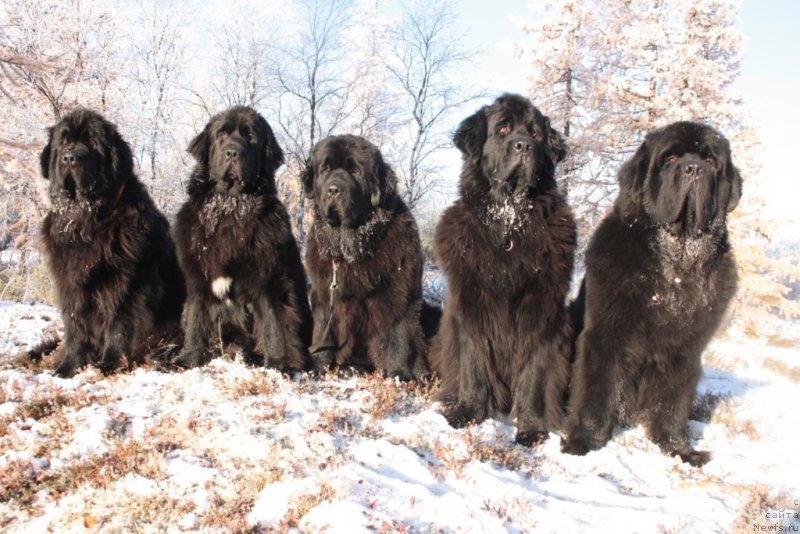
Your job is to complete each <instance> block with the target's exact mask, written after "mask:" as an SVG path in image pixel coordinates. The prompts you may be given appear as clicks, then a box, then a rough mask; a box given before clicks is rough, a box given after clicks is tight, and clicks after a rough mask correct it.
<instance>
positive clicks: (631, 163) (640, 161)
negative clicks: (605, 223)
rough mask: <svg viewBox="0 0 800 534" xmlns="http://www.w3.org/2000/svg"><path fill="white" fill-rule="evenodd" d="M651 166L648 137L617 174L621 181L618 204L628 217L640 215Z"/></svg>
mask: <svg viewBox="0 0 800 534" xmlns="http://www.w3.org/2000/svg"><path fill="white" fill-rule="evenodd" d="M649 166H650V149H649V147H648V145H647V139H645V141H644V142H643V143H642V144H641V146H640V147H639V148H638V150H636V153H635V154H634V155H633V157H631V158H630V159H629V160H628V161H626V162H625V163H624V164H623V165H622V168H621V169H620V170H619V173H618V174H617V179H618V181H619V196H618V200H617V204H618V206H619V208H620V209H621V211H622V214H623V216H624V217H626V218H630V219H634V218H636V217H638V216H639V213H640V207H641V201H642V189H643V188H644V181H645V178H646V177H647V173H648V168H649Z"/></svg>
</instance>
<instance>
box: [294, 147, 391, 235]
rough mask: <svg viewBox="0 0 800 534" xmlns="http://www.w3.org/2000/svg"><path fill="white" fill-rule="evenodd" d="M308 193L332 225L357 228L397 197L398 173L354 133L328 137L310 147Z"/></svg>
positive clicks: (305, 175)
mask: <svg viewBox="0 0 800 534" xmlns="http://www.w3.org/2000/svg"><path fill="white" fill-rule="evenodd" d="M302 180H303V187H304V188H305V193H306V196H307V197H308V198H310V199H314V202H316V205H317V208H318V210H319V212H318V213H319V215H320V216H321V217H323V218H324V219H325V221H326V222H327V224H328V226H330V227H332V228H338V227H340V226H341V227H345V228H356V227H357V226H359V225H361V224H363V223H364V222H366V221H367V220H368V219H369V217H370V215H371V214H372V213H373V211H374V210H375V209H377V208H379V207H382V208H387V207H389V204H390V203H391V202H392V201H393V200H394V198H395V193H396V190H397V177H396V176H395V174H394V172H393V171H392V169H391V168H390V167H389V166H388V165H387V164H386V163H385V162H384V161H383V156H382V155H381V152H380V150H378V148H377V147H376V146H375V145H373V144H372V143H370V142H369V141H367V140H366V139H364V138H363V137H358V136H355V135H337V136H330V137H326V138H325V139H323V140H322V141H320V142H319V143H317V144H316V146H314V148H313V149H312V150H311V156H310V157H309V158H308V161H307V162H306V167H305V170H304V171H303V176H302Z"/></svg>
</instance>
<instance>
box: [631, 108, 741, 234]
mask: <svg viewBox="0 0 800 534" xmlns="http://www.w3.org/2000/svg"><path fill="white" fill-rule="evenodd" d="M619 183H620V195H619V199H618V205H619V206H620V207H621V209H622V211H623V214H624V215H625V216H627V217H633V218H635V217H638V216H641V215H642V214H645V215H646V216H648V217H649V218H650V219H652V220H653V221H654V222H655V223H657V224H660V225H663V226H665V227H666V228H667V229H668V230H669V231H670V232H671V233H673V234H676V235H679V234H688V235H701V234H703V233H706V232H708V231H710V229H711V228H713V227H715V224H716V223H724V221H725V216H726V214H727V213H728V212H730V211H732V210H733V209H734V208H735V207H736V205H737V204H738V203H739V197H740V196H741V192H742V178H741V176H740V175H739V171H738V170H737V169H736V167H735V166H734V165H733V161H732V160H731V149H730V144H729V143H728V140H727V139H725V137H723V136H722V134H720V133H719V132H718V131H717V130H715V129H714V128H712V127H710V126H707V125H705V124H701V123H697V122H676V123H673V124H670V125H669V126H665V127H663V128H659V129H657V130H653V131H652V132H650V133H648V134H647V136H646V137H645V140H644V143H642V145H641V146H640V147H639V149H638V150H637V151H636V154H635V155H634V156H633V157H632V158H631V159H630V160H628V161H627V162H626V163H625V164H624V165H623V166H622V169H620V172H619Z"/></svg>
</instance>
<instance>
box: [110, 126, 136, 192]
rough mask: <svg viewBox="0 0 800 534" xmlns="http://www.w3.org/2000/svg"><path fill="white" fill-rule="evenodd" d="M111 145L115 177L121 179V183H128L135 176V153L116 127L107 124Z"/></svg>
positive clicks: (112, 166)
mask: <svg viewBox="0 0 800 534" xmlns="http://www.w3.org/2000/svg"><path fill="white" fill-rule="evenodd" d="M105 134H106V135H107V136H108V139H109V141H110V144H111V147H110V148H111V150H110V152H111V153H110V156H111V168H112V170H113V171H114V176H116V177H119V178H120V181H122V182H124V181H126V180H127V179H128V178H129V177H130V176H131V175H133V153H132V152H131V147H130V145H128V143H127V141H125V139H123V138H122V135H120V133H119V131H118V130H117V128H116V126H114V125H113V124H110V123H106V132H105Z"/></svg>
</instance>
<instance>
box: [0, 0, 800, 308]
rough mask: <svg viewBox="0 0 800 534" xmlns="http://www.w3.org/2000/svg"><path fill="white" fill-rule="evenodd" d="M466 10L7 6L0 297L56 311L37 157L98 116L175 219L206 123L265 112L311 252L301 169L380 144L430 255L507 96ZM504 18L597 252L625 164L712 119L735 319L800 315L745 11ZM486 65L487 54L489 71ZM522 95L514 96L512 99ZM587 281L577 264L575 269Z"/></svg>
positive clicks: (717, 5) (638, 0)
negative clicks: (731, 206) (496, 107)
mask: <svg viewBox="0 0 800 534" xmlns="http://www.w3.org/2000/svg"><path fill="white" fill-rule="evenodd" d="M463 4H464V3H461V2H446V1H442V0H436V1H433V2H423V1H411V0H409V1H391V2H390V1H383V0H319V1H314V0H278V1H268V2H259V3H255V2H247V1H243V0H226V1H222V0H212V1H210V2H194V1H185V2H181V1H177V0H123V1H121V2H120V1H114V2H112V1H110V0H57V1H56V0H5V1H4V2H3V4H2V7H0V102H2V104H0V187H2V195H3V200H2V204H0V248H1V249H2V256H0V260H2V265H0V300H34V299H35V300H42V301H45V302H52V289H51V283H50V280H49V276H48V274H47V272H46V270H45V269H44V268H43V266H42V264H41V262H40V257H39V253H38V248H37V246H38V243H37V235H38V226H39V224H40V221H41V220H42V218H43V216H44V214H45V213H46V211H47V210H48V202H47V195H46V184H45V182H44V180H43V179H42V178H41V176H40V173H39V163H38V155H39V151H40V150H41V149H42V147H43V143H44V141H45V138H46V128H47V127H48V126H50V125H52V124H54V123H55V122H56V121H57V120H58V119H59V117H60V116H62V115H63V114H65V113H67V112H69V111H70V110H71V109H73V108H74V107H75V106H78V105H82V106H87V107H91V108H95V109H97V110H98V111H100V112H101V113H103V114H104V115H106V116H107V118H109V119H110V120H112V121H113V122H115V123H117V124H118V126H119V128H120V130H121V132H122V133H123V135H124V137H125V138H126V139H127V140H128V142H129V143H130V144H131V146H132V148H133V150H134V154H135V156H136V162H137V165H138V173H139V176H140V177H141V178H142V180H143V181H144V183H145V184H146V185H147V186H148V188H149V189H150V192H151V194H152V196H153V198H154V199H155V201H156V203H157V204H158V205H159V207H160V208H161V209H162V210H163V211H164V212H165V213H166V214H167V215H168V217H171V216H172V215H173V214H174V213H175V211H176V209H177V207H178V206H180V204H181V203H182V202H183V200H184V188H185V182H186V179H187V177H188V175H189V171H190V169H191V167H192V165H193V161H192V160H191V158H190V157H189V155H188V154H187V153H186V151H185V148H186V146H187V145H188V142H189V140H190V139H191V138H192V137H193V136H194V134H195V133H196V132H197V131H199V130H200V129H201V128H202V127H203V125H204V124H205V123H206V122H207V121H208V119H209V118H210V116H211V115H213V114H215V113H217V112H219V111H222V110H223V109H225V108H227V107H229V106H231V105H235V104H245V105H249V106H252V107H254V108H256V109H257V110H258V111H259V112H260V113H262V114H263V115H264V116H265V117H266V118H267V120H268V121H269V122H270V124H271V125H272V127H273V129H274V130H275V132H276V135H277V136H278V139H279V141H280V142H281V146H282V147H283V148H284V151H285V152H286V154H287V163H286V165H285V166H284V167H283V168H282V169H281V170H280V171H279V175H278V185H279V190H280V194H281V197H282V199H283V200H284V202H285V203H286V205H287V207H288V208H289V210H290V212H291V213H292V215H293V221H294V229H295V233H296V235H297V237H298V240H299V241H300V242H301V243H302V242H304V239H305V228H306V225H307V224H308V221H309V213H308V212H309V210H308V209H306V206H305V199H304V197H303V191H302V187H300V183H299V170H300V168H301V165H302V164H303V162H304V161H305V158H306V157H307V155H308V153H309V150H310V148H311V147H312V146H313V144H314V143H315V142H316V141H318V140H319V139H321V138H323V137H325V136H327V135H329V134H337V133H355V134H358V135H363V136H365V137H367V138H369V139H370V140H372V141H373V142H374V143H375V144H377V145H378V146H380V148H381V150H382V151H383V153H384V156H385V157H386V159H387V160H388V161H389V162H390V163H391V164H392V166H393V168H394V169H395V171H396V172H397V175H398V178H399V180H400V185H401V192H402V194H403V196H404V198H405V200H406V202H407V203H408V204H409V205H410V206H411V207H412V209H413V210H414V212H415V215H416V216H417V220H418V222H419V225H420V229H421V231H422V234H423V242H424V243H425V244H426V253H427V255H428V257H429V259H431V260H434V258H433V254H432V251H431V246H430V236H431V234H432V230H433V228H434V226H435V224H436V221H437V218H438V215H439V213H440V212H441V209H442V208H443V207H444V206H446V205H447V204H448V203H449V202H451V201H452V199H453V198H454V194H455V191H456V188H455V184H456V183H457V177H458V153H457V151H456V149H455V148H454V147H453V146H452V143H451V142H450V136H451V133H452V131H453V129H454V127H455V126H456V125H457V124H458V122H459V121H460V120H461V119H462V118H464V117H466V116H467V115H468V114H470V113H472V112H473V111H474V110H475V109H477V108H478V107H479V106H481V105H484V104H486V103H489V102H490V101H491V100H492V99H493V98H494V97H495V96H497V94H496V92H495V91H496V84H495V83H491V82H492V80H488V79H487V75H490V73H488V72H487V71H486V69H482V68H480V67H479V65H481V64H484V63H485V61H486V57H485V56H486V54H487V53H488V51H487V50H486V49H485V48H483V49H482V48H481V47H479V46H475V45H474V43H475V41H474V40H472V39H469V38H468V37H469V35H470V34H471V33H475V32H480V31H481V29H480V28H475V27H468V26H466V25H465V24H464V23H463V21H462V20H461V16H460V15H461V11H462V7H463ZM509 4H512V5H511V7H510V9H509V12H508V13H505V12H502V11H503V10H502V9H500V10H498V9H497V8H493V7H491V6H487V7H485V8H481V9H485V17H486V18H490V17H504V18H508V17H509V16H512V17H513V18H514V21H515V27H516V33H515V34H514V35H505V36H504V38H505V39H507V40H509V42H511V43H512V46H510V47H509V52H508V53H509V55H513V56H514V57H515V58H516V62H515V63H514V64H515V65H517V66H519V67H518V68H520V69H522V70H523V71H524V72H522V73H519V72H518V73H515V74H517V75H519V74H523V75H524V76H525V79H526V80H527V85H526V87H525V89H524V92H526V93H527V96H529V97H530V98H531V99H532V100H533V102H534V103H535V104H536V105H537V106H538V107H539V108H540V109H542V111H543V112H544V113H545V114H547V115H549V116H550V117H551V119H552V121H553V125H554V126H555V127H556V128H557V129H558V130H560V131H561V132H562V133H563V134H564V135H565V136H566V137H567V139H568V141H569V146H570V152H569V156H568V159H567V160H566V161H564V162H563V163H562V164H561V166H560V169H559V180H560V185H561V187H562V188H563V190H564V192H565V193H566V194H568V197H569V200H570V203H571V204H572V206H573V209H574V210H575V213H576V217H577V219H578V222H579V227H580V238H581V243H583V244H585V242H586V240H587V239H588V236H589V235H590V233H591V229H592V228H593V226H594V225H595V224H596V223H597V222H598V221H599V219H600V217H602V215H603V213H604V212H605V210H606V209H607V208H608V206H609V205H610V204H611V202H612V201H613V198H614V196H615V194H616V180H615V175H616V171H617V169H618V168H619V166H620V165H621V163H622V161H624V160H625V159H626V158H628V157H629V156H630V155H631V154H632V153H633V152H634V150H635V148H636V147H637V146H638V145H639V144H640V143H641V141H642V139H643V137H644V134H645V132H647V131H648V130H650V129H652V128H655V127H658V126H663V125H665V124H667V123H669V122H672V121H675V120H686V119H690V120H700V121H705V122H708V123H709V124H711V125H713V126H715V127H716V128H718V129H719V130H720V131H722V132H723V133H724V134H725V135H726V136H727V137H728V138H729V139H730V140H731V142H732V145H733V151H734V161H735V163H736V164H737V166H739V167H740V169H741V171H742V173H743V176H744V179H745V189H744V195H745V196H744V199H743V202H742V203H741V204H740V207H739V208H738V209H737V211H736V212H735V213H734V215H733V221H732V240H733V242H734V244H735V248H736V252H737V257H738V259H739V264H740V270H741V273H742V282H741V287H740V295H739V298H738V299H737V305H736V309H737V310H746V311H747V313H746V314H742V315H746V316H747V317H748V320H749V321H752V322H753V324H756V322H757V321H758V318H759V317H761V316H764V315H770V316H776V315H778V316H783V317H789V318H796V317H798V315H800V303H799V302H798V299H799V298H800V295H799V294H800V282H798V280H800V266H798V260H799V259H800V253H798V245H797V242H794V243H790V244H789V245H788V248H787V246H786V245H785V244H781V245H780V246H776V245H775V244H774V243H773V242H772V233H773V231H774V230H775V229H776V228H777V227H779V226H780V224H779V223H780V221H776V220H774V219H771V218H770V210H768V209H765V202H764V199H763V198H760V197H759V191H760V190H761V189H762V186H761V180H762V177H761V166H762V153H763V151H762V148H763V147H762V144H761V141H760V139H759V131H758V130H757V129H756V121H755V120H754V117H753V116H752V115H751V112H750V111H749V109H748V107H747V106H746V105H745V102H744V101H743V100H742V98H741V97H740V96H737V95H736V94H735V81H736V80H737V78H738V77H739V75H740V71H741V63H742V57H743V53H744V48H743V37H742V34H741V31H740V29H739V26H738V25H737V20H738V16H739V10H740V7H741V6H740V2H739V1H736V0H646V1H645V0H603V1H600V0H584V1H575V0H541V1H536V2H530V3H529V4H525V3H523V2H514V3H508V2H505V3H503V6H504V7H505V6H508V5H509ZM490 60H491V58H490ZM508 90H511V91H518V90H520V89H518V88H516V87H509V88H508ZM576 272H577V273H578V274H580V272H582V267H581V266H580V258H579V260H578V264H577V265H576Z"/></svg>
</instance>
